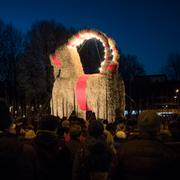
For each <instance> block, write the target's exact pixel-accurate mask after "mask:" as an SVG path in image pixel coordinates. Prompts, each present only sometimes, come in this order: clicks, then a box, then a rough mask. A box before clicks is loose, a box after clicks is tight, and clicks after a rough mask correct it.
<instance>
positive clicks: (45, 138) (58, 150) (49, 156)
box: [33, 115, 71, 180]
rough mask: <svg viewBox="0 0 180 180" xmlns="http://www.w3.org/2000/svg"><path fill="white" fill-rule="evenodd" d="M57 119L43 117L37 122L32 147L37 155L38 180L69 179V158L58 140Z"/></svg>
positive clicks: (51, 116) (66, 150)
mask: <svg viewBox="0 0 180 180" xmlns="http://www.w3.org/2000/svg"><path fill="white" fill-rule="evenodd" d="M58 123H59V118H58V117H55V116H53V115H43V116H42V117H41V119H40V120H39V124H38V129H37V133H36V137H35V138H34V139H33V146H34V148H35V150H36V152H37V155H38V162H39V172H38V175H39V180H56V179H57V180H59V179H64V180H69V179H71V164H70V163H71V161H70V160H71V159H70V158H71V156H70V152H69V150H68V148H67V147H66V145H65V142H64V141H63V140H62V139H61V140H60V139H59V138H58V135H57V127H58Z"/></svg>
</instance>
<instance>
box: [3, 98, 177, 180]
mask: <svg viewBox="0 0 180 180" xmlns="http://www.w3.org/2000/svg"><path fill="white" fill-rule="evenodd" d="M89 117H90V118H88V120H84V119H82V118H79V117H77V116H76V115H75V114H74V113H72V115H71V116H70V117H69V118H68V119H67V118H66V117H63V118H62V119H60V118H59V117H56V116H53V115H50V114H42V115H41V116H38V120H37V119H36V122H33V120H32V119H31V120H29V119H28V118H27V117H22V118H13V117H12V115H11V113H10V111H9V106H8V105H7V104H6V102H5V101H4V100H0V179H3V180H9V179H11V180H12V179H19V180H20V179H22V180H23V179H26V180H36V179H37V180H56V179H57V180H61V179H62V180H119V179H121V180H131V179H132V180H136V179H138V180H149V179H175V178H176V179H178V178H179V176H180V175H179V174H180V173H179V172H178V171H179V169H178V166H179V160H180V137H179V134H178V131H179V133H180V130H179V129H178V127H174V126H175V125H174V124H173V122H167V121H166V120H164V119H162V117H160V116H159V115H157V113H156V112H155V111H154V110H145V111H143V112H142V113H140V115H139V116H138V118H137V120H136V121H135V120H131V119H125V118H124V117H122V118H121V119H120V118H118V119H117V120H116V121H115V122H108V121H107V120H103V119H96V118H95V116H94V114H93V113H92V116H89ZM178 118H179V117H177V119H176V121H177V122H178V121H179V120H178ZM177 122H176V123H177ZM174 129H175V131H173V130H174ZM177 129H178V130H177Z"/></svg>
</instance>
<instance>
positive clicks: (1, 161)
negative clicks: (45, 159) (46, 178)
mask: <svg viewBox="0 0 180 180" xmlns="http://www.w3.org/2000/svg"><path fill="white" fill-rule="evenodd" d="M37 167H38V165H37V156H36V153H35V151H34V149H33V147H32V146H30V145H28V144H25V143H23V142H22V141H20V140H19V138H18V137H17V136H16V135H14V134H10V133H8V132H6V133H4V132H1V133H0V179H4V180H12V179H19V180H20V179H26V180H36V179H38V178H37V169H38V168H37Z"/></svg>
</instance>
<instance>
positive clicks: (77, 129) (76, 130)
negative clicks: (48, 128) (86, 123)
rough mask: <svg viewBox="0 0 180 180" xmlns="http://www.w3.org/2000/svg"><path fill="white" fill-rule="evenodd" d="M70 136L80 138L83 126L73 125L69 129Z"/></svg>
mask: <svg viewBox="0 0 180 180" xmlns="http://www.w3.org/2000/svg"><path fill="white" fill-rule="evenodd" d="M69 133H70V136H72V137H78V136H80V134H81V126H80V125H79V124H72V125H71V126H70V128H69Z"/></svg>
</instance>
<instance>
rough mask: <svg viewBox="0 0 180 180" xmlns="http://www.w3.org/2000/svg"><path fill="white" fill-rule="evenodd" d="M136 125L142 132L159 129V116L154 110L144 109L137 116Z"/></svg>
mask: <svg viewBox="0 0 180 180" xmlns="http://www.w3.org/2000/svg"><path fill="white" fill-rule="evenodd" d="M138 127H139V130H140V131H143V132H153V131H157V130H160V117H159V116H158V115H157V113H156V111H154V110H145V111H143V112H142V113H141V114H140V115H139V116H138Z"/></svg>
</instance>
